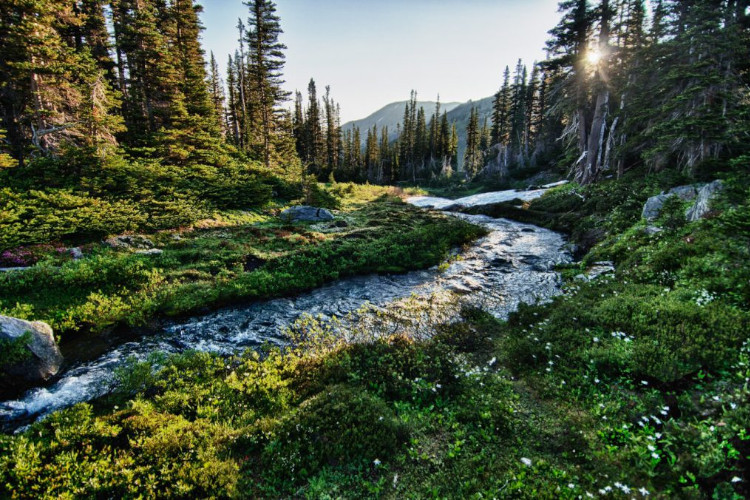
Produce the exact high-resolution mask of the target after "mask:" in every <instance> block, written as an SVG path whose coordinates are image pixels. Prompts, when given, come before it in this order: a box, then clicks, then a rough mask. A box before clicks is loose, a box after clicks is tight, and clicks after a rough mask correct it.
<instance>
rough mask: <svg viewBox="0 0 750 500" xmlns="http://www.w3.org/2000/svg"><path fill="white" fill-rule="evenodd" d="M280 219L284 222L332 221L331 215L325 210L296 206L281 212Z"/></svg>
mask: <svg viewBox="0 0 750 500" xmlns="http://www.w3.org/2000/svg"><path fill="white" fill-rule="evenodd" d="M281 219H282V220H284V221H286V222H322V221H328V220H333V219H334V217H333V214H332V213H331V212H330V211H328V210H326V209H325V208H317V207H311V206H308V205H298V206H294V207H290V208H287V209H286V210H284V211H283V212H281Z"/></svg>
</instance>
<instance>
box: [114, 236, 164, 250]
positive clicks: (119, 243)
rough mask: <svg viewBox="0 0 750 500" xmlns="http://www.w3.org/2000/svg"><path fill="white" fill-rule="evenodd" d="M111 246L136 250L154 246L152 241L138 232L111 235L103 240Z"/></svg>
mask: <svg viewBox="0 0 750 500" xmlns="http://www.w3.org/2000/svg"><path fill="white" fill-rule="evenodd" d="M104 244H105V245H108V246H110V247H112V248H134V249H137V250H148V249H150V248H154V242H153V241H151V240H150V239H149V238H147V237H145V236H141V235H138V234H133V235H122V236H113V237H112V238H109V239H108V240H106V241H105V242H104Z"/></svg>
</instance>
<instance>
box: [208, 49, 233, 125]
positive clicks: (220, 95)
mask: <svg viewBox="0 0 750 500" xmlns="http://www.w3.org/2000/svg"><path fill="white" fill-rule="evenodd" d="M230 88H231V87H230ZM208 90H209V94H210V96H211V105H212V108H213V113H214V116H215V117H216V118H217V120H218V121H219V127H220V131H221V135H222V136H226V135H227V130H228V129H229V126H228V123H227V112H226V108H225V105H226V99H227V98H226V93H225V91H224V82H223V81H222V80H221V75H220V74H219V65H218V64H217V63H216V58H215V57H214V53H213V52H211V63H210V71H209V75H208Z"/></svg>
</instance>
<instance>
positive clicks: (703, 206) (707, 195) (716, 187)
mask: <svg viewBox="0 0 750 500" xmlns="http://www.w3.org/2000/svg"><path fill="white" fill-rule="evenodd" d="M723 189H724V183H723V182H721V181H713V182H712V183H711V184H706V185H705V186H703V187H702V188H701V190H700V191H699V192H698V197H697V199H696V200H695V203H694V204H693V206H692V207H690V208H689V209H688V210H687V212H686V213H685V217H686V218H687V220H689V221H690V222H695V221H697V220H698V219H700V218H701V217H703V216H705V215H706V214H707V213H708V212H709V211H710V210H711V200H712V199H713V198H714V197H715V196H716V195H717V194H718V193H719V192H721V191H722V190H723Z"/></svg>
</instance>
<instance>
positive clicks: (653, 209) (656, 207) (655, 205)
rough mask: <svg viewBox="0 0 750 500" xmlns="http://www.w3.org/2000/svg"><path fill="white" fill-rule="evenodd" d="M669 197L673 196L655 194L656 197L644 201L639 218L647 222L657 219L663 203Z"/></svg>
mask: <svg viewBox="0 0 750 500" xmlns="http://www.w3.org/2000/svg"><path fill="white" fill-rule="evenodd" d="M670 196H674V195H668V194H657V195H656V196H652V197H651V198H649V199H648V200H646V204H645V205H643V212H641V216H642V217H643V218H644V219H646V220H647V221H654V220H656V219H658V218H659V214H660V213H661V209H662V207H664V202H665V201H667V200H668V199H669V198H670Z"/></svg>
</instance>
